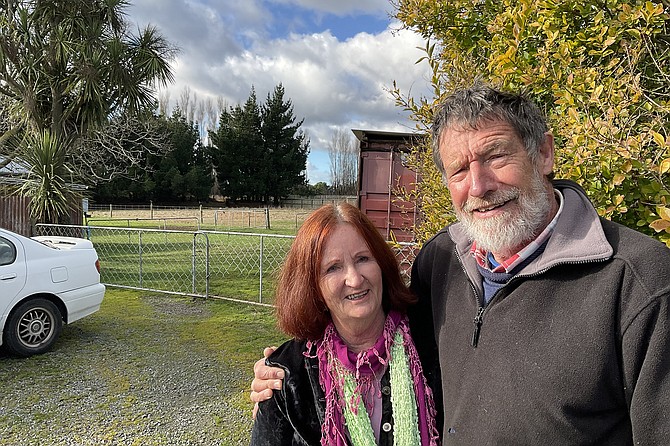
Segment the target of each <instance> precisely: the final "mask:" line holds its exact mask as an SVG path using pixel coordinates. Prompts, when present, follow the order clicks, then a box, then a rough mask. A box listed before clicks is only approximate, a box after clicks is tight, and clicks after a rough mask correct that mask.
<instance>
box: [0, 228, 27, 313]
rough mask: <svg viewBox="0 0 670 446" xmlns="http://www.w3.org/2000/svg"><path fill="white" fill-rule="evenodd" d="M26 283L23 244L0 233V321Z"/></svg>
mask: <svg viewBox="0 0 670 446" xmlns="http://www.w3.org/2000/svg"><path fill="white" fill-rule="evenodd" d="M25 283H26V262H25V254H24V250H23V245H21V243H20V241H19V240H18V239H17V238H14V237H12V236H11V235H9V234H5V233H2V234H0V321H2V320H4V318H5V317H6V316H7V313H8V312H9V309H10V308H9V306H10V304H11V303H12V302H14V301H15V300H16V297H17V295H18V294H19V293H20V292H21V290H22V289H23V287H24V286H25Z"/></svg>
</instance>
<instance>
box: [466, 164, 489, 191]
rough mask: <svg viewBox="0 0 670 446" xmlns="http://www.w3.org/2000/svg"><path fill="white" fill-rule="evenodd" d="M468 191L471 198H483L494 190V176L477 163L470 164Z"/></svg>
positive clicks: (486, 168) (485, 167)
mask: <svg viewBox="0 0 670 446" xmlns="http://www.w3.org/2000/svg"><path fill="white" fill-rule="evenodd" d="M469 175H470V190H469V194H470V195H471V196H473V197H480V198H481V197H483V196H484V195H486V193H487V192H490V191H491V190H494V189H495V176H494V175H493V172H491V169H490V168H488V167H487V166H485V165H483V164H482V163H480V162H479V161H474V162H473V163H471V164H470V171H469Z"/></svg>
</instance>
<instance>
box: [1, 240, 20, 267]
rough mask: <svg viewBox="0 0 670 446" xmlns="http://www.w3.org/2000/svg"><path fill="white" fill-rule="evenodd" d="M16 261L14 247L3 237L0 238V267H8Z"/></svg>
mask: <svg viewBox="0 0 670 446" xmlns="http://www.w3.org/2000/svg"><path fill="white" fill-rule="evenodd" d="M14 260H16V247H15V246H14V244H13V243H12V242H10V241H9V240H7V239H6V238H4V237H0V266H2V265H9V264H10V263H14Z"/></svg>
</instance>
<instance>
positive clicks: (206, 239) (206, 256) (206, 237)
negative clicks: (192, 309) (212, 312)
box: [205, 234, 209, 299]
mask: <svg viewBox="0 0 670 446" xmlns="http://www.w3.org/2000/svg"><path fill="white" fill-rule="evenodd" d="M205 242H206V243H205V299H207V298H208V297H209V236H208V235H207V234H205Z"/></svg>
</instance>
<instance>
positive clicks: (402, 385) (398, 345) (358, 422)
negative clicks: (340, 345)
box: [342, 330, 421, 446]
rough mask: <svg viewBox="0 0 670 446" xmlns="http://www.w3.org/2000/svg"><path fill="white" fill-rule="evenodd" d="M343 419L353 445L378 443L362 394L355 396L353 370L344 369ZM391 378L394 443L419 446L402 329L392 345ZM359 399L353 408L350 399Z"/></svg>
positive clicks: (370, 445)
mask: <svg viewBox="0 0 670 446" xmlns="http://www.w3.org/2000/svg"><path fill="white" fill-rule="evenodd" d="M342 369H343V373H344V385H343V389H344V396H345V401H347V403H346V404H345V409H344V418H345V420H346V422H347V427H348V430H349V436H350V437H351V443H352V444H353V446H375V445H376V444H377V443H376V441H375V436H374V433H373V431H372V424H371V422H370V416H369V415H368V412H367V410H365V406H364V404H363V400H362V398H360V395H355V389H356V382H355V379H354V376H353V374H352V373H351V372H349V371H346V370H344V367H342ZM389 374H390V378H391V407H392V409H393V422H394V431H393V445H394V446H417V445H420V444H421V436H420V434H419V417H418V415H417V407H416V398H415V395H414V382H413V381H412V374H411V372H410V369H409V361H408V359H407V355H406V354H405V347H404V345H403V336H402V333H400V330H398V331H396V333H395V337H394V338H393V346H392V347H391V361H390V362H389ZM352 401H357V402H358V407H357V408H356V410H353V408H352V407H351V402H352Z"/></svg>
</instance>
